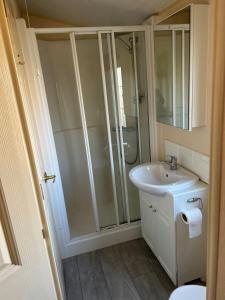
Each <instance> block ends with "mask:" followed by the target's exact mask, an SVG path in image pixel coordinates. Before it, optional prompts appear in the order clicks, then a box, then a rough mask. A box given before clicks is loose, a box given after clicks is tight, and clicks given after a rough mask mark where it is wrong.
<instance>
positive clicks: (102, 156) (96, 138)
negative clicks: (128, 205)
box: [76, 35, 116, 227]
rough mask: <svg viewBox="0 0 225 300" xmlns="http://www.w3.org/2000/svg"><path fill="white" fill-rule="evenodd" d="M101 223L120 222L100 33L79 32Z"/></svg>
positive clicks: (87, 119) (106, 224)
mask: <svg viewBox="0 0 225 300" xmlns="http://www.w3.org/2000/svg"><path fill="white" fill-rule="evenodd" d="M76 47H77V55H78V61H79V69H80V77H81V84H82V91H83V98H84V108H85V114H86V121H87V128H88V137H89V144H90V151H91V159H92V166H93V174H94V182H95V191H96V198H97V205H98V212H99V223H100V227H107V226H111V225H114V224H116V215H115V206H114V197H113V185H112V177H111V170H110V156H109V140H108V135H107V124H106V115H105V106H104V97H103V92H102V91H103V88H102V75H101V69H100V56H99V46H98V36H97V35H85V36H82V35H79V36H76Z"/></svg>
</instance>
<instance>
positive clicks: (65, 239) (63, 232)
mask: <svg viewBox="0 0 225 300" xmlns="http://www.w3.org/2000/svg"><path fill="white" fill-rule="evenodd" d="M26 30H27V31H28V37H29V39H30V42H31V45H30V47H31V49H32V52H33V53H32V54H31V56H32V57H33V59H35V61H36V64H37V66H38V67H37V68H38V69H39V72H41V73H42V67H41V62H40V57H39V51H38V48H37V38H36V35H37V34H50V33H55V34H57V33H68V34H69V35H70V41H74V40H75V35H80V34H82V35H84V34H89V35H90V34H96V36H97V37H98V43H99V51H100V52H99V55H100V66H101V75H102V87H103V95H104V103H105V112H106V122H107V127H108V126H109V124H108V121H109V120H108V119H107V118H108V112H107V105H106V103H107V91H105V89H106V85H105V72H104V60H103V53H102V47H101V34H103V33H110V34H111V35H112V53H113V55H114V59H113V62H114V66H113V68H114V72H115V67H116V52H115V41H114V34H115V33H117V32H127V33H131V32H140V31H141V32H144V33H145V45H146V56H145V59H146V72H147V74H146V76H147V85H148V87H147V89H148V109H149V115H148V118H149V120H148V121H149V138H150V152H151V160H155V159H157V146H156V145H157V143H156V123H155V101H154V89H153V86H154V85H153V84H150V83H151V82H152V81H153V78H154V73H153V70H154V67H153V63H152V62H153V61H152V58H153V47H152V45H153V44H152V39H153V29H152V27H151V26H149V25H140V26H119V27H117V26H116V27H81V28H78V27H74V28H69V27H68V28H35V29H33V28H29V29H26ZM74 45H75V46H76V42H75V44H74ZM74 45H73V43H72V44H71V50H72V53H73V62H74V66H75V68H74V71H75V75H76V79H77V78H78V79H79V80H80V78H79V73H78V71H79V66H78V65H77V66H76V63H77V61H76V60H77V58H76V52H75V50H76V49H75V48H74ZM32 71H33V72H32V73H33V74H34V76H35V75H36V74H35V72H37V70H32ZM39 75H40V74H39ZM135 76H137V74H136V75H135ZM36 77H37V76H36ZM39 77H41V78H39V81H42V82H41V84H40V83H39V92H40V97H41V98H46V92H45V86H44V81H43V75H42V74H41V75H40V76H39ZM116 79H117V76H115V80H116ZM79 80H78V81H79ZM151 80H152V81H151ZM76 81H77V80H76ZM77 84H78V86H77V87H78V98H80V99H79V101H81V102H80V108H81V109H80V111H81V115H83V116H82V118H84V119H83V124H85V126H86V122H85V112H84V109H82V107H81V106H82V105H83V99H82V89H81V86H80V87H79V85H80V83H79V82H78V83H77ZM115 87H116V93H117V96H116V99H117V100H118V87H117V84H115ZM79 89H80V91H81V94H80V95H79ZM135 89H136V92H137V86H136V87H135ZM136 96H137V95H136ZM36 100H38V99H36ZM42 100H43V99H42ZM39 101H40V100H39ZM43 103H44V104H43ZM39 104H40V103H39ZM40 105H41V106H42V109H43V110H45V114H46V113H47V114H48V115H49V110H48V106H47V98H46V99H44V100H43V101H42V103H41V104H40ZM29 109H30V108H29ZM82 111H83V112H82ZM30 114H31V117H32V118H34V119H35V118H36V115H35V111H30ZM118 115H119V116H120V113H118ZM39 121H40V120H39ZM42 121H45V124H42V126H47V127H48V130H47V133H46V134H47V135H49V134H50V135H52V136H51V139H50V143H49V144H48V147H46V148H48V150H49V148H50V152H51V153H54V157H55V154H56V149H55V144H54V138H53V132H52V127H51V120H50V116H48V118H47V120H42ZM46 122H47V123H46ZM119 123H120V121H119ZM83 124H82V127H83V126H84V125H83ZM85 126H84V127H85ZM119 128H120V133H119V134H120V136H121V134H122V130H121V129H122V128H121V123H120V125H119ZM32 129H33V130H32V135H34V136H36V138H37V139H39V140H40V137H39V133H38V130H37V128H32ZM108 129H109V128H108ZM83 134H84V137H85V136H86V137H85V139H86V141H85V146H86V154H87V153H88V152H89V155H87V156H88V157H87V158H88V160H90V161H89V167H88V170H89V178H90V179H91V178H92V179H91V180H90V184H91V181H92V180H93V170H92V162H91V157H90V149H88V148H87V144H89V143H88V133H87V128H83ZM139 134H140V132H139ZM120 145H121V152H122V155H124V150H123V149H122V148H123V144H122V140H121V142H120ZM111 146H112V145H111V144H110V142H109V147H111ZM39 150H40V152H42V154H43V155H44V153H43V148H42V149H39ZM36 155H37V154H36ZM37 161H39V160H38V159H37ZM110 163H111V172H112V174H113V168H112V165H113V162H112V155H111V154H110ZM122 164H123V165H122V167H123V180H124V184H125V193H126V180H127V178H125V175H126V174H125V173H124V171H125V165H124V159H122ZM57 165H58V160H57ZM39 169H41V168H40V167H39ZM57 169H58V170H59V167H58V166H57ZM53 170H54V168H53ZM57 173H59V172H57ZM58 175H59V180H60V189H62V184H61V179H60V174H58ZM114 179H115V178H114ZM40 180H42V179H40ZM92 184H94V182H92ZM58 192H59V191H58ZM114 192H115V191H114ZM92 193H93V194H95V192H94V191H93V186H92ZM93 194H92V195H93ZM59 198H60V196H59ZM95 201H96V199H94V201H93V197H92V202H93V203H92V205H93V209H94V212H95V221H96V232H93V233H91V234H86V235H83V236H80V237H74V238H70V234H69V224H68V221H65V220H64V218H65V216H66V217H67V213H66V207H65V203H64V204H63V205H61V206H60V207H58V204H57V202H56V205H54V206H53V205H50V206H51V209H52V211H53V215H54V216H55V220H57V221H58V222H59V226H58V227H60V230H57V233H58V238H59V242H60V244H61V247H60V248H61V255H62V258H65V257H68V256H72V255H75V254H79V253H82V252H85V251H91V250H94V249H92V247H93V246H92V245H91V241H93V239H95V238H97V239H99V238H102V242H100V244H101V245H102V244H104V246H107V245H110V244H113V243H114V241H113V240H114V238H113V237H115V241H117V242H118V237H117V236H116V233H117V232H118V231H121V235H120V237H119V240H121V241H123V240H128V239H130V238H135V236H136V235H139V234H140V221H137V222H132V224H131V223H130V219H129V217H128V220H127V221H128V222H126V224H119V220H118V209H116V203H115V210H117V212H116V214H117V217H116V219H117V224H116V227H115V228H112V229H108V230H104V229H103V230H101V231H100V227H99V219H98V212H97V203H96V202H95ZM127 201H128V197H126V202H127ZM126 204H128V205H129V203H126ZM117 205H118V203H117ZM128 205H126V207H127V209H128V210H129V206H128ZM62 207H63V209H64V211H63V212H62V211H60V210H62ZM127 214H128V216H129V211H128V212H127ZM57 217H58V219H57ZM132 226H133V227H134V230H136V231H135V232H134V233H130V234H129V233H128V232H127V230H129V227H130V228H131V227H132ZM132 234H133V235H134V236H132ZM94 247H95V248H96V246H94Z"/></svg>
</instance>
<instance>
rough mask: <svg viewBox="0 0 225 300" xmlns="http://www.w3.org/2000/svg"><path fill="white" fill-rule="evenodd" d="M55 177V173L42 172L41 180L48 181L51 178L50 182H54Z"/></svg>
mask: <svg viewBox="0 0 225 300" xmlns="http://www.w3.org/2000/svg"><path fill="white" fill-rule="evenodd" d="M55 178H56V175H48V174H47V173H46V172H44V177H43V180H44V181H45V182H48V181H49V180H52V182H53V183H54V182H55Z"/></svg>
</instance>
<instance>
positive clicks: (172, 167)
mask: <svg viewBox="0 0 225 300" xmlns="http://www.w3.org/2000/svg"><path fill="white" fill-rule="evenodd" d="M167 158H168V159H166V160H165V161H164V162H165V163H166V164H168V165H169V166H170V170H177V158H176V156H173V155H168V156H167Z"/></svg>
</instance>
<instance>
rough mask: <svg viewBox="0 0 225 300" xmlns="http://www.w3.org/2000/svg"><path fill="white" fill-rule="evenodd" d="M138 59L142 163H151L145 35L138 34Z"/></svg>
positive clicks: (142, 33)
mask: <svg viewBox="0 0 225 300" xmlns="http://www.w3.org/2000/svg"><path fill="white" fill-rule="evenodd" d="M135 35H136V58H137V80H138V100H139V114H140V121H139V122H140V137H141V140H140V141H139V142H140V143H141V160H142V161H141V162H142V163H145V162H149V161H150V159H151V158H150V135H149V109H148V108H149V106H148V84H147V70H146V46H145V33H144V32H136V33H135Z"/></svg>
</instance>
